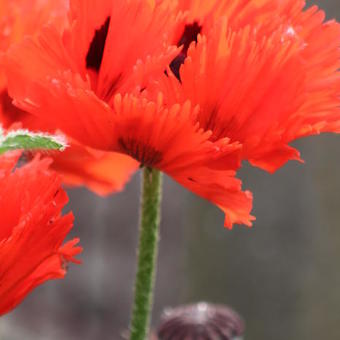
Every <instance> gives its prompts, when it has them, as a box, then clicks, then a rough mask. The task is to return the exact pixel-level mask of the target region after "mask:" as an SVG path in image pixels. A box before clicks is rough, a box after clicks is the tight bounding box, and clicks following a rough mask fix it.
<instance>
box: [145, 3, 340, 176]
mask: <svg viewBox="0 0 340 340" xmlns="http://www.w3.org/2000/svg"><path fill="white" fill-rule="evenodd" d="M290 3H291V5H292V2H290ZM287 8H288V7H287ZM290 10H291V13H290V12H289V13H286V12H287V11H288V9H286V8H282V9H281V11H282V13H281V15H282V16H281V17H280V16H279V18H278V19H276V20H277V22H276V24H275V25H274V27H275V29H272V28H270V29H269V28H268V31H267V32H266V31H265V30H264V31H263V30H258V29H257V27H256V26H255V27H251V26H248V27H245V28H242V29H239V30H235V29H234V28H233V27H232V26H230V25H229V24H228V23H227V22H226V20H220V22H219V23H217V24H216V25H215V27H214V29H213V30H212V31H211V32H210V33H209V34H207V35H206V36H198V43H197V44H195V43H193V44H192V45H191V47H190V48H189V50H188V55H187V58H186V59H185V62H184V65H183V66H182V67H181V68H180V70H179V78H180V81H179V80H178V79H177V78H176V77H175V76H174V75H173V74H170V73H169V75H168V76H166V77H165V76H164V77H163V80H162V81H161V82H158V83H157V84H156V86H155V87H156V91H159V84H161V85H160V86H161V89H162V91H163V92H164V93H165V100H166V101H168V103H169V104H171V103H174V102H180V103H183V102H185V101H186V100H188V99H189V100H191V101H192V103H194V104H198V105H200V108H201V111H200V113H199V115H198V120H199V122H200V126H201V127H202V128H203V129H205V130H207V131H208V130H211V131H212V132H213V134H212V140H217V139H219V138H224V137H227V138H230V139H231V140H232V141H238V142H240V143H241V144H242V145H243V155H242V158H243V159H246V160H249V161H250V162H251V163H253V164H256V165H257V166H260V167H261V168H264V169H267V170H270V171H275V170H276V169H277V168H279V167H280V166H282V165H283V164H284V163H285V162H287V161H288V160H289V159H299V155H298V152H297V151H294V150H293V149H292V148H291V147H289V146H288V145H287V144H288V143H290V142H291V141H293V140H295V139H297V138H300V137H303V136H307V135H312V134H318V133H320V132H339V131H340V99H339V98H340V73H339V68H340V49H339V45H340V40H339V39H340V38H339V37H340V25H339V24H337V23H335V22H326V23H323V19H324V15H323V13H322V12H320V11H317V9H316V8H312V9H309V10H307V11H305V12H302V8H301V2H298V4H294V6H293V5H292V6H291V7H290ZM278 13H279V14H280V12H278ZM273 18H274V16H273ZM275 18H276V16H275ZM288 18H289V19H288ZM273 21H275V19H273ZM269 27H271V26H269ZM149 92H151V93H152V91H151V90H150V89H149Z"/></svg>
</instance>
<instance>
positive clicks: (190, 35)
mask: <svg viewBox="0 0 340 340" xmlns="http://www.w3.org/2000/svg"><path fill="white" fill-rule="evenodd" d="M201 31H202V26H200V25H199V24H198V22H196V21H195V22H194V23H192V24H190V25H186V26H185V28H184V32H183V34H182V37H181V39H180V40H179V41H178V43H177V46H182V45H183V49H182V51H181V53H180V54H179V55H178V56H177V57H176V58H175V59H174V60H173V61H172V62H171V64H170V69H171V71H172V72H173V74H174V75H175V76H176V78H177V79H178V80H181V79H180V75H179V69H180V67H181V65H182V64H183V63H184V60H185V58H186V57H187V53H188V48H189V46H190V44H191V43H192V42H193V41H195V42H197V36H198V35H199V34H200V33H201Z"/></svg>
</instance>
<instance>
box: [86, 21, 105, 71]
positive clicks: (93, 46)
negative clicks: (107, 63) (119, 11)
mask: <svg viewBox="0 0 340 340" xmlns="http://www.w3.org/2000/svg"><path fill="white" fill-rule="evenodd" d="M110 20H111V18H110V17H107V19H106V20H105V22H104V24H103V25H102V26H101V27H100V28H99V29H98V30H96V31H95V33H94V37H93V39H92V41H91V43H90V47H89V50H88V52H87V55H86V68H87V69H92V70H94V71H96V72H99V70H100V66H101V64H102V60H103V54H104V48H105V42H106V38H107V33H108V31H109V26H110Z"/></svg>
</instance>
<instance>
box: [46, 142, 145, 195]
mask: <svg viewBox="0 0 340 340" xmlns="http://www.w3.org/2000/svg"><path fill="white" fill-rule="evenodd" d="M52 168H53V169H55V170H56V171H58V173H60V174H61V176H62V180H63V182H64V183H65V184H67V185H70V186H80V185H82V186H86V187H87V188H88V189H90V190H92V191H93V192H95V193H96V194H98V195H102V196H106V195H109V194H112V193H114V192H117V191H121V190H122V189H123V188H124V187H125V184H126V183H127V182H128V181H129V179H130V178H131V176H132V175H133V174H134V173H135V172H136V171H137V170H138V168H139V163H138V162H137V161H135V160H134V159H133V158H131V157H129V156H126V155H123V154H120V153H117V152H103V151H98V150H94V149H90V148H87V147H84V146H82V145H80V144H77V143H75V142H73V143H72V144H71V145H70V147H69V148H68V149H66V150H65V151H64V152H62V153H59V154H56V155H55V156H54V157H53V164H52Z"/></svg>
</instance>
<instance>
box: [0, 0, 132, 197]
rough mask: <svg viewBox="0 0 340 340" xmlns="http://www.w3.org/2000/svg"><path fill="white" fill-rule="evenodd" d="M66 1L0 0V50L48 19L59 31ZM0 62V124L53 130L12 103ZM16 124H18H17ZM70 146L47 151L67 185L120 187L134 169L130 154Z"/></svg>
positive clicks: (98, 188) (106, 189)
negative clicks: (49, 152) (56, 151)
mask: <svg viewBox="0 0 340 340" xmlns="http://www.w3.org/2000/svg"><path fill="white" fill-rule="evenodd" d="M67 9H68V1H67V0H53V1H39V0H34V1H27V0H15V1H7V0H0V13H6V15H2V16H1V18H0V32H1V33H0V51H2V52H5V51H7V49H8V48H9V47H10V46H11V45H12V44H13V43H16V42H19V41H21V40H22V38H23V37H24V36H26V35H35V34H36V33H37V32H38V31H39V29H41V28H42V27H43V26H44V25H46V24H47V23H49V22H53V23H54V25H55V26H56V27H57V28H58V30H60V29H61V28H62V27H64V26H65V25H67V23H68V22H67ZM3 71H4V70H3V66H1V64H0V123H1V124H2V126H3V127H5V128H10V127H13V124H15V123H20V125H19V126H21V127H24V128H27V129H30V130H32V131H45V132H51V133H54V132H55V128H54V127H53V126H49V125H48V124H46V123H42V122H41V121H40V120H38V119H36V117H34V116H32V115H31V114H29V113H27V112H25V111H23V110H20V109H18V108H17V107H15V106H14V105H13V104H12V100H11V98H10V97H9V96H8V93H7V80H6V78H5V76H4V74H3ZM16 126H18V125H17V124H16ZM68 142H69V144H70V147H68V148H67V150H66V151H65V152H63V153H58V154H50V156H51V157H53V160H54V162H53V165H52V167H53V168H54V169H55V170H57V171H58V172H60V174H61V175H62V179H63V182H65V183H66V184H68V185H71V186H74V185H77V186H78V185H86V186H87V187H88V188H90V189H91V190H92V191H94V192H96V193H97V194H100V195H107V194H109V193H112V192H115V191H118V190H121V189H122V187H123V186H124V184H125V183H126V182H127V181H128V180H129V178H130V176H131V175H132V174H133V173H134V172H135V171H136V170H137V168H138V163H137V162H135V161H134V160H132V159H131V158H130V157H127V156H124V155H121V154H117V153H114V152H101V151H96V150H93V149H90V148H88V147H86V146H84V145H82V144H80V143H77V142H76V141H72V140H71V139H69V140H68Z"/></svg>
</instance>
